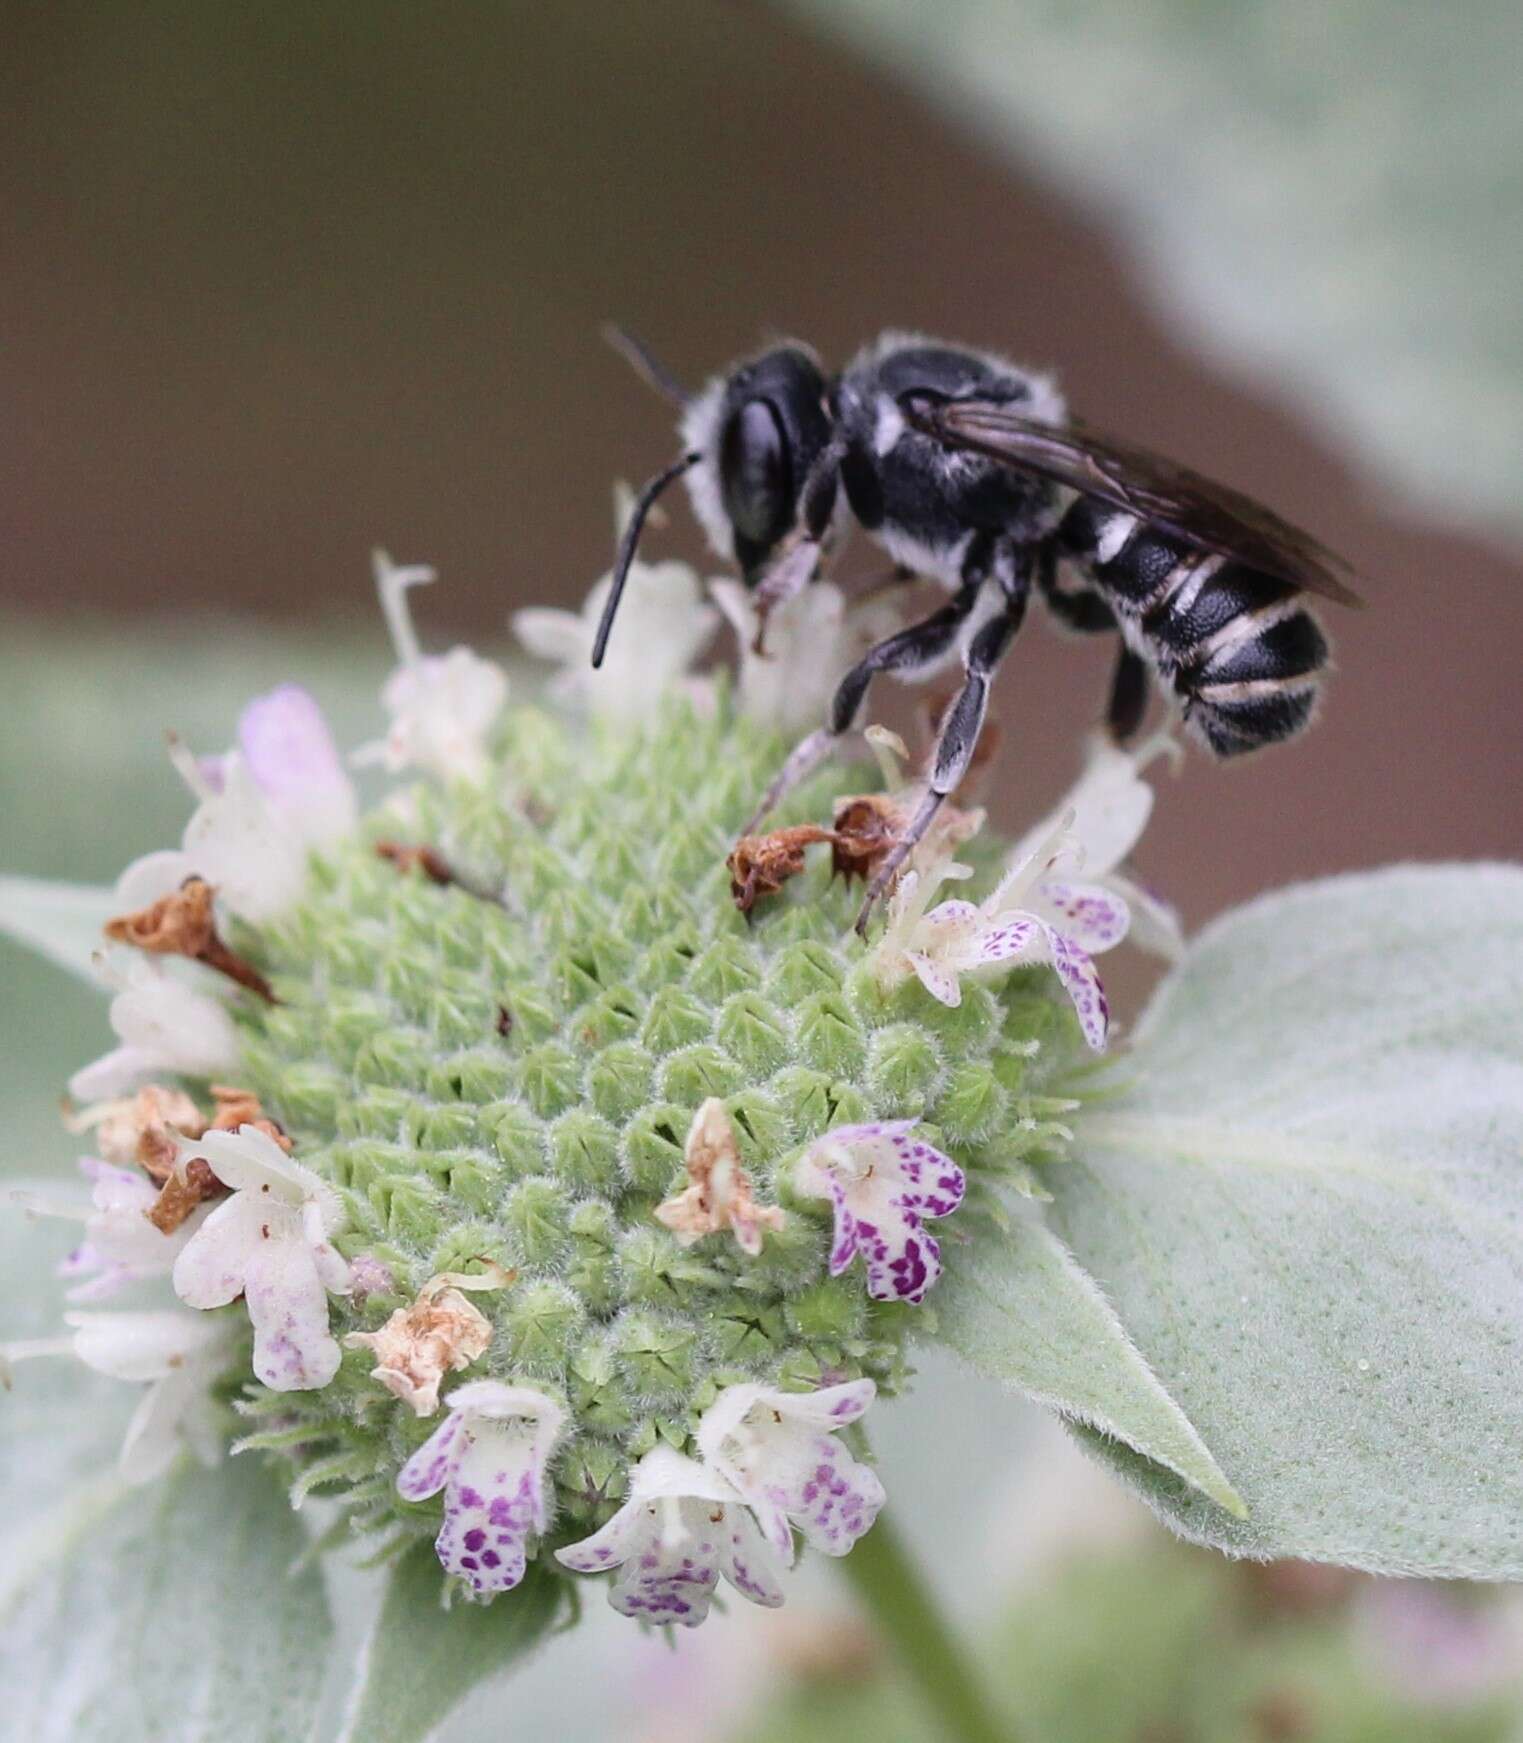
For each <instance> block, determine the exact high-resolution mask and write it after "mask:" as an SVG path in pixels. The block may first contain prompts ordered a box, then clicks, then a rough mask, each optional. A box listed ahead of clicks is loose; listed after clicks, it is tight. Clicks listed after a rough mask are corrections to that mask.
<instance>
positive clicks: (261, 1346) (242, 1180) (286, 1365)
mask: <svg viewBox="0 0 1523 1743" xmlns="http://www.w3.org/2000/svg"><path fill="white" fill-rule="evenodd" d="M185 1154H187V1155H194V1156H204V1157H205V1159H206V1161H207V1162H208V1163H209V1164H210V1165H211V1169H212V1172H213V1173H214V1174H215V1175H216V1176H217V1178H218V1179H219V1180H220V1181H221V1182H222V1183H223V1185H224V1186H228V1187H231V1188H232V1196H231V1197H230V1198H227V1199H224V1200H223V1201H222V1203H220V1204H219V1205H217V1206H216V1207H215V1208H214V1209H213V1210H212V1212H211V1214H210V1215H209V1216H208V1217H207V1219H206V1221H205V1222H204V1223H202V1225H201V1227H200V1228H199V1229H197V1230H196V1232H195V1234H194V1235H192V1236H191V1239H190V1241H189V1242H188V1243H187V1244H186V1246H185V1248H184V1250H183V1251H182V1252H181V1254H180V1256H179V1258H178V1259H176V1260H175V1266H174V1287H175V1293H176V1294H177V1295H178V1296H179V1297H180V1299H181V1300H182V1301H183V1302H185V1303H186V1304H187V1305H188V1306H190V1307H222V1306H225V1305H226V1303H228V1302H229V1301H235V1300H236V1299H237V1298H238V1297H239V1296H240V1295H242V1296H244V1297H245V1298H246V1302H247V1306H248V1313H249V1319H250V1321H251V1323H252V1324H253V1327H254V1372H255V1374H256V1375H257V1376H258V1377H259V1379H261V1380H262V1381H263V1382H264V1383H265V1385H266V1386H268V1387H270V1388H271V1390H272V1391H276V1392H297V1391H309V1390H311V1389H313V1388H315V1387H319V1386H326V1385H327V1384H328V1382H329V1381H330V1380H331V1379H332V1378H333V1376H334V1374H335V1373H336V1372H337V1371H338V1364H339V1347H338V1343H337V1341H336V1339H335V1338H334V1337H333V1335H332V1333H331V1332H330V1331H329V1329H328V1295H327V1292H328V1291H330V1290H331V1291H332V1292H334V1293H335V1294H341V1293H343V1292H344V1291H345V1290H347V1289H348V1287H349V1267H348V1265H347V1264H346V1263H345V1262H344V1260H343V1259H342V1257H341V1256H340V1255H339V1254H338V1252H337V1251H336V1250H335V1249H334V1248H333V1246H332V1245H331V1244H330V1242H329V1240H328V1237H329V1235H331V1234H332V1233H333V1232H334V1230H335V1229H336V1228H338V1227H339V1226H340V1225H341V1223H342V1221H343V1209H342V1206H341V1204H340V1201H339V1197H338V1194H337V1193H336V1192H335V1191H334V1190H333V1188H332V1187H331V1186H329V1185H328V1184H327V1183H326V1182H325V1181H322V1180H320V1179H319V1178H318V1177H317V1175H315V1174H314V1173H313V1172H312V1170H311V1169H310V1168H304V1167H302V1165H301V1164H300V1163H299V1162H293V1161H292V1160H291V1158H290V1157H289V1156H287V1155H286V1153H285V1151H284V1150H282V1149H281V1147H280V1146H279V1144H277V1143H276V1142H275V1140H274V1139H273V1138H271V1137H269V1136H267V1135H266V1134H265V1133H264V1132H261V1131H260V1130H259V1129H258V1128H257V1127H256V1126H240V1127H239V1129H238V1130H237V1131H236V1132H217V1131H211V1132H207V1133H206V1134H205V1135H204V1136H203V1137H200V1138H197V1139H196V1140H195V1141H194V1142H193V1143H190V1142H187V1144H186V1145H185Z"/></svg>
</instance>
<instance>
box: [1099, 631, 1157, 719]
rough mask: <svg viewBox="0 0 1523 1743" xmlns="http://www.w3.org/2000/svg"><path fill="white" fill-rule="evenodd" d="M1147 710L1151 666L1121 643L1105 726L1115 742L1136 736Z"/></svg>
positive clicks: (1112, 676)
mask: <svg viewBox="0 0 1523 1743" xmlns="http://www.w3.org/2000/svg"><path fill="white" fill-rule="evenodd" d="M1147 711H1148V668H1147V662H1146V661H1145V660H1144V659H1143V658H1142V657H1141V655H1140V654H1136V653H1133V651H1132V650H1131V649H1130V648H1129V647H1128V646H1127V645H1126V643H1125V642H1123V643H1122V644H1121V651H1120V653H1119V654H1118V655H1117V656H1116V669H1115V671H1114V672H1113V673H1112V674H1111V687H1110V696H1109V699H1108V700H1107V702H1106V705H1105V730H1106V732H1107V733H1108V734H1109V735H1110V738H1111V741H1112V743H1114V744H1125V743H1127V741H1128V740H1129V739H1132V738H1135V737H1136V736H1137V729H1138V728H1139V727H1140V726H1141V725H1142V717H1143V715H1145V714H1146V713H1147Z"/></svg>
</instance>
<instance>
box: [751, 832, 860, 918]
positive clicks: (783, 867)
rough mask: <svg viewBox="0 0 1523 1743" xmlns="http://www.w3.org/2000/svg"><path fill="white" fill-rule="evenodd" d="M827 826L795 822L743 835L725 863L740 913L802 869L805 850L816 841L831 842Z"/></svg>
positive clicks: (831, 836)
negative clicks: (786, 826) (788, 825)
mask: <svg viewBox="0 0 1523 1743" xmlns="http://www.w3.org/2000/svg"><path fill="white" fill-rule="evenodd" d="M834 839H835V837H834V836H833V835H832V834H831V832H830V830H828V829H821V828H820V827H819V826H818V824H814V823H798V824H795V825H793V827H792V828H789V829H772V830H768V832H767V833H766V834H765V835H743V836H742V837H741V838H740V840H739V841H737V842H736V843H735V846H734V848H733V849H732V850H731V852H730V857H729V858H728V859H727V860H726V861H725V864H726V865H727V866H728V867H729V870H730V894H731V895H732V896H733V897H734V898H735V906H736V907H737V908H739V909H740V911H741V913H742V914H749V913H750V912H751V910H752V908H754V907H755V906H756V904H757V902H759V901H760V900H761V898H762V897H763V896H772V895H776V893H777V892H778V891H779V890H780V889H781V888H782V887H783V885H784V884H785V883H787V881H788V879H789V878H794V877H797V876H798V874H799V873H800V872H801V871H802V870H803V869H804V849H805V848H806V847H812V846H813V845H814V844H815V843H816V842H818V841H833V840H834Z"/></svg>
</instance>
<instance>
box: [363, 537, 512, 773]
mask: <svg viewBox="0 0 1523 1743" xmlns="http://www.w3.org/2000/svg"><path fill="white" fill-rule="evenodd" d="M374 563H375V581H376V588H377V591H378V592H379V593H380V596H381V610H382V611H383V612H384V613H385V616H386V626H387V628H388V629H389V630H390V631H391V640H392V645H393V647H395V649H396V652H397V669H396V670H395V671H394V672H393V673H392V675H391V677H390V678H388V679H387V681H386V686H385V688H384V689H383V690H382V692H381V702H382V705H383V706H384V707H385V709H386V712H387V713H388V714H389V715H390V716H391V728H390V730H389V731H388V732H387V734H386V737H385V738H384V739H380V740H377V741H376V742H375V743H373V744H367V745H363V746H361V748H360V749H359V750H357V751H356V752H355V753H354V756H353V759H352V760H353V761H354V762H355V763H357V764H365V763H380V764H381V765H382V766H383V767H384V768H385V769H386V770H387V771H388V772H389V773H391V774H397V773H398V772H400V771H401V770H402V769H408V768H418V769H422V770H424V771H425V772H426V773H428V774H431V775H435V776H437V777H438V778H439V779H440V780H443V781H449V780H465V781H481V780H483V779H484V778H485V776H486V773H487V770H488V767H489V758H488V755H487V740H488V738H489V737H490V735H491V731H492V727H493V725H494V724H495V723H496V720H497V716H498V715H499V714H500V713H501V712H502V705H503V703H504V702H506V701H507V699H508V679H507V674H506V673H505V672H504V671H503V669H502V668H501V666H498V665H495V664H493V662H492V661H491V660H484V659H482V658H481V657H480V655H478V654H475V653H473V652H472V651H471V650H470V649H469V648H468V647H453V648H451V649H450V651H449V652H448V653H447V654H425V653H424V652H423V651H422V650H421V649H420V648H419V646H418V637H417V633H416V631H415V630H414V629H413V626H412V615H411V613H410V611H409V610H408V605H407V590H408V588H409V587H418V586H422V585H424V584H426V583H427V582H430V581H433V580H436V579H437V576H436V573H435V571H434V570H432V569H429V568H426V567H423V566H422V565H414V566H412V567H410V568H398V567H397V566H396V565H395V564H394V563H393V562H392V560H391V558H390V557H388V556H387V555H386V553H385V552H384V551H377V552H376V553H375V556H374Z"/></svg>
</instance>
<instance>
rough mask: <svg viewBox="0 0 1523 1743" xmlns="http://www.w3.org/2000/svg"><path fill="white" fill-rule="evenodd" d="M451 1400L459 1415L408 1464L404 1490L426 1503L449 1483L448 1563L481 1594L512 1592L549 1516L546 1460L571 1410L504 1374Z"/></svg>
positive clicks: (444, 1547)
mask: <svg viewBox="0 0 1523 1743" xmlns="http://www.w3.org/2000/svg"><path fill="white" fill-rule="evenodd" d="M445 1402H446V1403H447V1404H448V1406H449V1415H448V1416H447V1417H446V1418H445V1419H444V1422H443V1423H442V1424H441V1425H440V1426H439V1427H438V1428H436V1429H435V1430H434V1432H433V1433H432V1434H431V1435H430V1436H429V1437H428V1439H427V1440H426V1441H424V1443H423V1445H422V1446H420V1447H419V1448H418V1450H417V1451H416V1452H415V1453H414V1454H413V1455H412V1457H411V1458H410V1459H409V1460H408V1461H407V1463H406V1464H405V1465H403V1467H402V1469H401V1472H400V1473H399V1474H398V1477H397V1493H398V1494H399V1495H401V1497H402V1498H403V1500H405V1501H426V1500H427V1499H428V1498H429V1496H430V1495H437V1494H438V1493H439V1491H440V1490H441V1489H442V1490H443V1491H444V1524H443V1526H442V1527H441V1528H440V1531H439V1535H438V1537H437V1538H436V1539H435V1540H434V1548H435V1549H436V1550H437V1551H438V1555H439V1562H440V1565H441V1566H442V1567H443V1568H444V1570H445V1572H446V1573H452V1574H458V1575H459V1576H460V1578H461V1579H463V1580H464V1581H465V1582H466V1584H467V1585H468V1586H470V1587H471V1589H472V1590H473V1591H474V1592H476V1593H477V1594H478V1595H480V1596H486V1595H488V1594H490V1593H493V1592H506V1591H510V1590H511V1589H512V1588H513V1587H514V1586H516V1585H517V1584H518V1582H519V1581H520V1580H521V1579H522V1578H523V1577H524V1568H525V1566H526V1565H527V1552H526V1544H527V1542H528V1538H529V1534H530V1532H541V1531H543V1530H544V1529H545V1526H546V1525H547V1523H548V1522H549V1506H548V1502H547V1500H546V1492H545V1467H546V1465H547V1464H548V1463H549V1460H550V1455H551V1454H552V1453H553V1452H554V1451H555V1448H556V1445H557V1443H558V1442H559V1440H560V1438H561V1435H562V1433H563V1432H564V1430H565V1426H566V1412H565V1409H564V1408H563V1407H562V1406H561V1405H560V1404H557V1403H556V1401H555V1400H554V1399H553V1398H552V1397H550V1396H549V1394H548V1393H545V1392H541V1391H538V1390H536V1389H535V1388H534V1387H532V1386H505V1385H503V1384H502V1382H501V1381H498V1380H473V1381H471V1382H470V1384H469V1385H465V1386H457V1387H456V1388H455V1390H454V1391H453V1392H451V1393H450V1395H449V1397H448V1399H446V1401H445Z"/></svg>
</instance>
